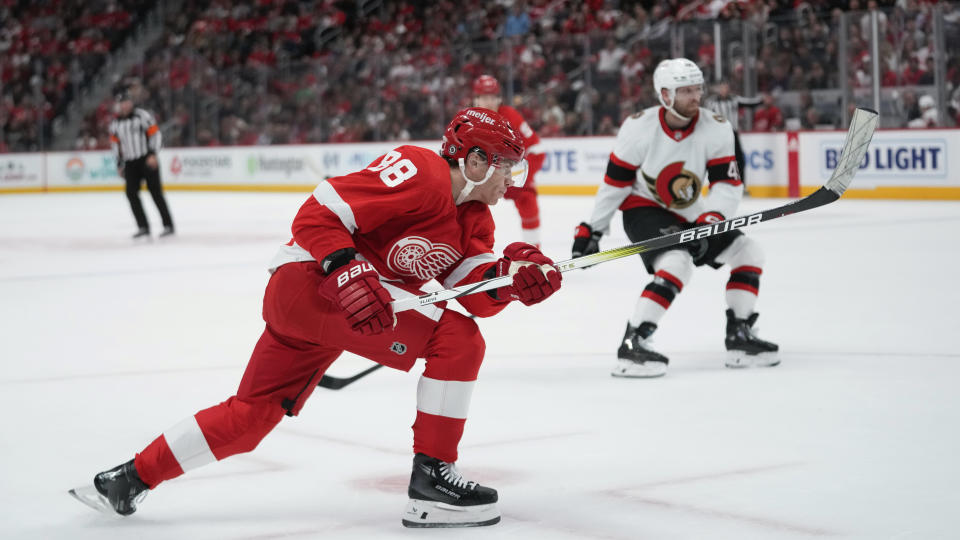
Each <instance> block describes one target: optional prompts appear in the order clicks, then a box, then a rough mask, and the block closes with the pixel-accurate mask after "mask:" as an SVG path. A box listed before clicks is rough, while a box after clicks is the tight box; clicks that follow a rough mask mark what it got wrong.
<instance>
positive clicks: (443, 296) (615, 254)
mask: <svg viewBox="0 0 960 540" xmlns="http://www.w3.org/2000/svg"><path fill="white" fill-rule="evenodd" d="M878 119H879V118H878V114H877V112H876V111H874V110H872V109H866V108H858V109H857V110H856V111H855V112H854V113H853V118H852V119H851V120H850V129H849V130H848V131H847V138H846V140H845V141H844V143H843V150H841V152H840V159H839V161H838V162H837V167H836V169H834V171H833V174H832V175H831V176H830V179H829V180H827V183H826V184H824V185H823V186H822V187H821V188H820V189H818V190H817V191H815V192H813V193H811V194H810V195H808V196H806V197H804V198H802V199H800V200H798V201H794V202H792V203H789V204H785V205H783V206H778V207H776V208H772V209H770V210H764V211H762V212H757V213H755V214H750V215H747V216H740V217H735V218H731V219H728V220H725V221H720V222H718V223H713V224H710V225H703V226H702V227H695V228H692V229H686V230H683V231H680V232H675V233H673V234H667V235H664V236H659V237H657V238H651V239H649V240H643V241H642V242H637V243H635V244H630V245H629V246H623V247H619V248H615V249H608V250H606V251H600V252H598V253H593V254H591V255H584V256H583V257H577V258H576V259H569V260H566V261H561V262H558V263H556V265H555V266H556V267H557V268H558V269H559V270H560V271H561V272H567V271H569V270H574V269H577V268H587V267H590V266H593V265H595V264H600V263H604V262H607V261H612V260H614V259H621V258H623V257H629V256H631V255H637V254H640V253H643V252H645V251H651V250H654V249H660V248H665V247H669V246H675V245H677V244H683V243H685V242H689V241H691V240H697V239H700V238H708V237H711V236H716V235H718V234H723V233H725V232H728V231H732V230H734V229H739V228H742V227H746V226H748V225H756V224H757V223H762V222H764V221H770V220H771V219H777V218H779V217H783V216H788V215H790V214H796V213H797V212H803V211H806V210H811V209H813V208H817V207H820V206H823V205H825V204H829V203H832V202H833V201H835V200H837V199H839V198H840V196H841V195H843V192H844V191H846V190H847V188H848V187H849V186H850V182H852V181H853V176H854V175H855V174H857V170H858V169H859V168H860V163H861V162H862V161H863V156H864V155H865V154H866V153H867V147H868V146H869V145H870V139H871V138H873V132H874V130H875V129H876V127H877V121H878ZM512 282H513V276H512V275H507V276H500V277H496V278H492V279H487V280H484V281H479V282H477V283H469V284H467V285H461V286H459V287H451V288H449V289H444V290H441V291H436V292H432V293H428V294H424V295H420V296H417V297H413V298H403V299H400V300H394V301H393V311H394V313H396V312H399V311H406V310H408V309H414V308H416V307H418V306H425V305H428V304H433V303H436V302H442V301H444V300H453V299H455V298H459V297H461V296H466V295H468V294H475V293H478V292H483V291H488V290H490V289H497V288H500V287H504V286H506V285H510V283H512ZM380 367H382V366H381V365H380V364H377V365H376V366H373V367H372V368H369V369H367V370H365V371H362V372H360V373H359V374H357V375H354V376H353V377H349V378H344V379H340V378H337V377H328V376H326V375H324V376H323V378H321V379H320V386H322V387H324V388H331V389H334V390H338V389H340V388H343V387H344V386H346V385H348V384H350V383H352V382H354V381H356V380H357V379H360V378H361V377H364V376H366V375H367V374H368V373H371V372H373V371H376V370H377V369H378V368H380Z"/></svg>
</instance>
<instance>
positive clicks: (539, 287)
mask: <svg viewBox="0 0 960 540" xmlns="http://www.w3.org/2000/svg"><path fill="white" fill-rule="evenodd" d="M495 268H496V275H497V276H505V275H508V274H509V275H513V284H511V285H507V286H506V287H500V288H499V289H497V298H501V299H503V298H509V299H511V300H519V301H521V302H523V305H525V306H532V305H533V304H537V303H540V302H542V301H544V300H546V299H547V297H548V296H550V295H551V294H553V293H555V292H557V291H558V290H560V282H561V281H562V280H563V276H561V274H560V272H559V271H558V270H557V269H556V267H555V266H553V261H551V260H550V259H549V258H548V257H547V256H546V255H544V254H543V253H542V252H541V251H540V250H539V249H537V247H536V246H534V245H532V244H526V243H523V242H514V243H512V244H510V245H509V246H507V247H506V248H505V249H504V250H503V257H502V258H500V260H498V261H497V264H496V265H495Z"/></svg>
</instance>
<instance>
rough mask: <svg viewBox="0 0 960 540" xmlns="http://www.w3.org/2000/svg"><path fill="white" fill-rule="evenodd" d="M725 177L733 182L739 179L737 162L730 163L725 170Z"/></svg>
mask: <svg viewBox="0 0 960 540" xmlns="http://www.w3.org/2000/svg"><path fill="white" fill-rule="evenodd" d="M727 176H729V177H730V178H733V179H735V180H739V179H740V169H739V168H738V167H737V160H733V161H731V162H730V168H729V169H727Z"/></svg>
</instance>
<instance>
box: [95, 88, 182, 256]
mask: <svg viewBox="0 0 960 540" xmlns="http://www.w3.org/2000/svg"><path fill="white" fill-rule="evenodd" d="M115 101H116V104H117V105H116V106H117V117H116V118H114V119H113V120H112V121H111V122H110V148H111V149H112V150H113V156H114V158H116V160H117V173H118V174H119V175H120V176H121V177H123V179H124V180H126V184H127V189H126V191H127V200H128V201H130V209H131V210H132V211H133V217H134V219H136V220H137V227H138V230H137V233H136V234H134V235H133V237H134V238H135V239H137V238H145V237H146V238H148V237H149V236H150V224H149V223H148V222H147V216H146V214H144V212H143V204H141V202H140V186H141V185H142V183H143V181H144V180H146V182H147V189H148V190H149V191H150V195H151V196H152V197H153V202H154V203H155V204H156V205H157V210H159V211H160V218H161V219H162V220H163V232H162V233H160V236H161V237H164V236H170V235H172V234H173V219H172V218H171V217H170V210H169V209H168V208H167V201H166V199H165V198H164V196H163V186H162V185H161V184H160V167H159V163H158V161H157V152H158V151H159V150H160V147H161V135H160V127H159V126H157V122H156V121H155V120H154V119H153V115H152V114H150V113H149V112H147V111H145V110H144V109H141V108H135V107H134V106H133V98H132V97H131V96H130V93H129V90H128V89H122V90H120V92H118V93H117V95H116V99H115Z"/></svg>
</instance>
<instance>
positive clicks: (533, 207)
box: [473, 75, 547, 247]
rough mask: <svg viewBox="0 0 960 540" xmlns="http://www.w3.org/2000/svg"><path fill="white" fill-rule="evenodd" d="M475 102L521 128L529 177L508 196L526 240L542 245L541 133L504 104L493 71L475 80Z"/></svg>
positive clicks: (476, 105) (510, 190)
mask: <svg viewBox="0 0 960 540" xmlns="http://www.w3.org/2000/svg"><path fill="white" fill-rule="evenodd" d="M473 96H474V97H473V105H474V106H475V107H483V108H484V109H490V110H491V111H497V112H498V113H500V114H501V115H502V116H503V117H504V118H506V119H507V121H508V122H510V125H511V126H513V129H515V130H517V131H518V132H520V136H521V137H523V144H524V146H525V147H526V149H527V163H528V171H527V180H526V182H524V184H523V185H522V186H514V187H511V188H510V189H508V190H507V195H506V197H505V198H507V199H511V200H513V203H514V204H515V205H516V206H517V212H518V213H519V214H520V228H521V230H522V233H523V236H522V238H523V241H524V242H527V243H530V244H533V245H535V246H538V247H539V246H540V207H539V205H538V204H537V186H536V185H535V184H534V176H535V175H536V174H537V171H539V170H540V168H541V167H543V162H544V160H545V159H546V157H547V156H546V154H544V153H543V151H542V150H541V149H540V148H539V146H540V137H538V136H537V134H536V133H535V132H534V131H533V129H531V128H530V124H528V123H527V121H526V120H524V119H523V116H521V115H520V113H519V112H517V110H516V109H514V108H513V107H511V106H509V105H503V104H502V103H501V101H502V100H501V99H500V83H499V82H497V79H495V78H494V77H493V76H491V75H481V76H479V77H477V78H476V80H474V81H473Z"/></svg>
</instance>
